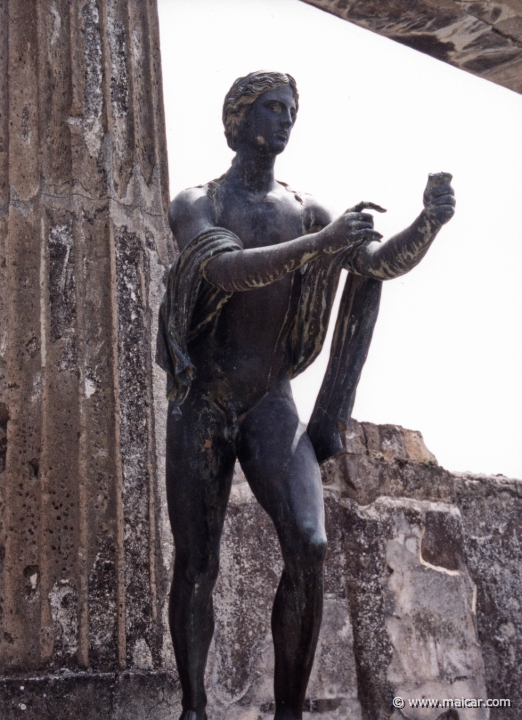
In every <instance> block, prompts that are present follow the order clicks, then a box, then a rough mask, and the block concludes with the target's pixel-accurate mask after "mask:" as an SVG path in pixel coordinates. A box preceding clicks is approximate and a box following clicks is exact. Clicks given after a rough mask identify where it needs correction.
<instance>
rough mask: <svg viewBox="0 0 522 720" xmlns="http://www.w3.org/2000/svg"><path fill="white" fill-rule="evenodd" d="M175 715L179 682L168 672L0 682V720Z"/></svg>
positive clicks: (158, 719)
mask: <svg viewBox="0 0 522 720" xmlns="http://www.w3.org/2000/svg"><path fill="white" fill-rule="evenodd" d="M180 712H181V704H180V690H179V681H178V679H177V676H176V675H174V674H171V673H165V672H125V671H122V672H120V673H89V672H84V673H71V672H64V673H60V674H55V675H45V676H34V675H33V676H30V677H27V676H22V675H21V676H17V677H10V678H0V717H1V718H2V720H20V719H21V718H23V719H24V720H79V719H80V718H84V719H85V720H145V718H146V720H172V719H173V718H175V717H177V714H179V713H180Z"/></svg>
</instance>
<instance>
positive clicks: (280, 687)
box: [272, 558, 323, 720]
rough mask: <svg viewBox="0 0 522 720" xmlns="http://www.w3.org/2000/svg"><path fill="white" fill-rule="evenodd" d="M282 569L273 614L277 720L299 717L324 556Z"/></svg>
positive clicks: (312, 645) (318, 606)
mask: <svg viewBox="0 0 522 720" xmlns="http://www.w3.org/2000/svg"><path fill="white" fill-rule="evenodd" d="M300 564H301V567H300V568H299V569H297V570H296V571H294V572H289V571H288V570H287V569H286V568H285V570H284V571H283V575H282V577H281V581H280V583H279V587H278V590H277V594H276V598H275V602H274V609H273V613H272V632H273V636H274V649H275V677H274V692H275V701H276V713H275V720H300V719H301V718H302V713H303V705H304V701H305V694H306V688H307V686H308V680H309V678H310V672H311V670H312V665H313V661H314V654H315V649H316V646H317V639H318V637H319V630H320V627H321V619H322V608H323V567H322V559H321V560H320V561H319V562H316V563H311V564H310V565H308V563H307V562H306V558H303V559H302V560H301V563H300Z"/></svg>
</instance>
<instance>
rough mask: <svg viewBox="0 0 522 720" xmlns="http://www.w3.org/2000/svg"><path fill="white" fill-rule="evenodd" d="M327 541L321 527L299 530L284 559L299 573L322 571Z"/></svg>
mask: <svg viewBox="0 0 522 720" xmlns="http://www.w3.org/2000/svg"><path fill="white" fill-rule="evenodd" d="M327 546H328V543H327V540H326V533H325V532H324V529H323V528H316V529H314V530H311V529H306V530H303V531H301V532H300V533H299V534H298V535H297V537H295V538H294V539H293V543H292V545H291V550H290V552H289V553H286V554H285V555H286V557H285V560H287V565H290V566H291V567H293V568H294V569H296V570H297V571H298V573H299V574H302V573H303V574H306V573H309V572H310V571H311V572H322V569H323V565H324V560H325V557H326V549H327Z"/></svg>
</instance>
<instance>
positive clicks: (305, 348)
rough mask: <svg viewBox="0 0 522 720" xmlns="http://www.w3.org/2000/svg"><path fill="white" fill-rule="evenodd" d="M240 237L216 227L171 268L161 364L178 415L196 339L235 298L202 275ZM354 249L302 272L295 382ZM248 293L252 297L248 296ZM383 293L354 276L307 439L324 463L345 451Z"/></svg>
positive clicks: (314, 352)
mask: <svg viewBox="0 0 522 720" xmlns="http://www.w3.org/2000/svg"><path fill="white" fill-rule="evenodd" d="M242 247H243V246H242V243H241V241H240V239H239V238H238V237H237V236H236V235H235V234H234V233H232V232H230V231H229V230H226V229H225V228H213V229H211V230H207V231H205V232H203V233H201V234H200V235H198V236H197V237H196V238H194V240H192V242H190V243H189V245H187V247H186V248H185V249H184V250H183V252H182V253H181V254H180V255H179V257H178V258H177V260H176V261H175V262H174V264H173V265H172V267H171V269H170V273H169V279H168V284H167V291H166V293H165V297H164V298H163V301H162V303H161V307H160V312H159V325H158V337H157V345H156V362H157V363H158V364H159V365H160V366H161V367H162V368H163V370H165V371H166V373H167V398H168V399H169V400H170V401H171V402H172V403H173V406H174V407H173V410H172V412H173V414H174V415H177V416H180V415H181V410H180V406H181V404H182V403H183V401H184V400H185V398H186V397H187V395H188V393H189V390H190V385H191V382H192V380H193V378H194V377H195V368H194V366H193V365H192V363H191V361H190V358H189V356H188V352H187V345H188V343H189V341H190V340H192V339H193V338H194V337H196V336H197V335H198V334H199V333H200V332H201V331H202V330H203V328H204V327H205V326H206V325H208V323H210V322H211V321H212V320H214V319H216V316H217V315H218V313H219V312H220V310H221V308H222V307H223V305H224V303H225V302H226V301H227V300H228V299H229V297H230V296H231V295H232V292H226V291H224V290H221V289H218V288H215V287H214V286H212V285H211V284H210V283H208V282H207V281H206V280H205V279H204V276H203V271H204V267H205V265H206V263H207V262H208V261H209V260H210V259H211V258H212V257H214V256H215V255H216V254H218V253H222V252H230V251H233V250H241V249H242ZM352 252H353V250H352V249H351V248H347V250H346V251H342V252H340V253H337V254H336V255H330V256H322V257H320V258H318V259H316V260H314V261H312V262H310V263H308V265H306V266H305V267H304V268H301V269H300V270H297V271H296V272H297V273H300V274H301V283H300V284H301V287H300V297H299V302H298V306H297V311H296V313H295V317H294V318H291V327H290V331H289V334H288V342H289V343H290V354H291V368H290V377H291V378H294V377H296V376H297V375H299V374H300V373H301V372H303V370H305V369H306V368H307V367H308V366H309V365H310V364H311V363H312V362H313V361H314V360H315V359H316V357H317V356H318V355H319V353H320V352H321V349H322V347H323V344H324V341H325V338H326V332H327V329H328V321H329V319H330V314H331V311H332V306H333V302H334V298H335V293H336V290H337V286H338V283H339V277H340V273H341V269H342V267H343V265H345V264H348V265H349V260H350V255H351V253H352ZM245 292H248V291H245ZM380 294H381V282H380V281H377V280H372V279H369V278H363V277H361V276H359V275H355V274H353V273H349V274H348V278H347V281H346V285H345V288H344V293H343V297H342V300H341V305H340V308H339V315H338V318H337V323H336V327H335V333H334V338H333V342H332V349H331V353H330V361H329V363H328V368H327V370H326V375H325V378H324V380H323V384H322V386H321V389H320V391H319V395H318V397H317V402H316V404H315V408H314V411H313V413H312V417H311V418H310V422H309V424H308V434H309V436H310V439H311V441H312V444H313V446H314V449H315V452H316V455H317V459H318V461H319V462H323V461H324V460H327V459H328V458H329V457H331V456H333V455H335V454H337V453H338V452H339V451H340V450H342V447H343V445H342V440H341V434H340V433H341V431H342V430H344V429H345V428H346V427H347V425H348V423H349V421H350V416H351V411H352V408H353V404H354V401H355V392H356V389H357V384H358V382H359V378H360V375H361V371H362V367H363V365H364V362H365V360H366V356H367V354H368V350H369V347H370V342H371V337H372V333H373V329H374V326H375V322H376V320H377V314H378V310H379V301H380Z"/></svg>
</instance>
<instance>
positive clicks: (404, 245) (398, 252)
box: [349, 210, 442, 280]
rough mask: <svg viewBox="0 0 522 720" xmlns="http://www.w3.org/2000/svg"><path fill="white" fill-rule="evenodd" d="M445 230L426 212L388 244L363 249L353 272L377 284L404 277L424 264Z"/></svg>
mask: <svg viewBox="0 0 522 720" xmlns="http://www.w3.org/2000/svg"><path fill="white" fill-rule="evenodd" d="M441 227H442V225H441V224H439V223H437V222H436V221H435V220H434V219H432V218H430V217H429V216H428V215H427V213H426V212H425V211H424V210H423V211H422V212H421V214H420V215H419V217H418V218H417V219H416V220H415V221H414V222H413V223H412V224H411V225H410V227H408V228H406V230H403V231H402V232H400V233H398V234H397V235H394V236H393V237H391V238H390V239H389V240H387V241H386V242H384V243H380V242H370V243H367V244H366V245H363V246H362V247H360V248H359V249H358V250H357V251H356V252H355V254H354V255H353V257H352V258H351V259H350V264H349V265H350V269H351V270H353V271H354V272H356V273H357V274H358V275H364V276H365V277H370V278H373V279H374V280H391V279H393V278H396V277H399V276H400V275H404V274H405V273H407V272H409V271H410V270H412V269H413V268H414V267H415V266H416V265H418V263H420V261H421V260H422V258H423V257H424V256H425V255H426V253H427V252H428V250H429V248H430V245H431V243H432V242H433V241H434V240H435V237H436V236H437V233H438V232H439V230H440V228H441Z"/></svg>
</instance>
